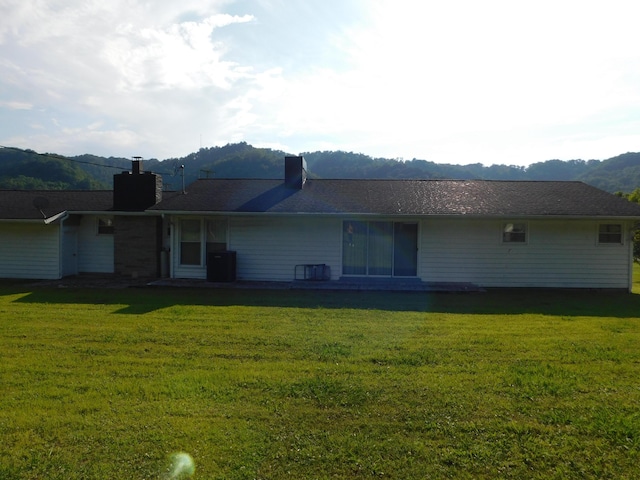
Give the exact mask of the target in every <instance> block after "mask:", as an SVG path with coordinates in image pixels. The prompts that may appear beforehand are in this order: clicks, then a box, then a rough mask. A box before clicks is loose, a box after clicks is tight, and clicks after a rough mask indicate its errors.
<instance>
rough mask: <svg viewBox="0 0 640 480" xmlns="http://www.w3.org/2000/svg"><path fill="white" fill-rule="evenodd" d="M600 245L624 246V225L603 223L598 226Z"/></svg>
mask: <svg viewBox="0 0 640 480" xmlns="http://www.w3.org/2000/svg"><path fill="white" fill-rule="evenodd" d="M598 243H606V244H617V245H622V243H623V239H622V224H620V223H601V224H600V225H598Z"/></svg>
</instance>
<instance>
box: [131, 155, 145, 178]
mask: <svg viewBox="0 0 640 480" xmlns="http://www.w3.org/2000/svg"><path fill="white" fill-rule="evenodd" d="M141 172H142V157H133V160H132V161H131V173H133V174H134V175H139V174H140V173H141Z"/></svg>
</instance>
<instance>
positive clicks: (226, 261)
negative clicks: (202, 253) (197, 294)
mask: <svg viewBox="0 0 640 480" xmlns="http://www.w3.org/2000/svg"><path fill="white" fill-rule="evenodd" d="M235 281H236V252H233V251H230V250H224V251H220V252H210V253H209V254H208V255H207V282H235Z"/></svg>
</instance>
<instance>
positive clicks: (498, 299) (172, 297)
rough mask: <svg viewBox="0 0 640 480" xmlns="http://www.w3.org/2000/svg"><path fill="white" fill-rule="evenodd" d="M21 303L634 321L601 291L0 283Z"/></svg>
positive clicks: (621, 303)
mask: <svg viewBox="0 0 640 480" xmlns="http://www.w3.org/2000/svg"><path fill="white" fill-rule="evenodd" d="M0 295H1V296H5V295H20V297H19V298H17V299H16V300H14V301H15V302H21V303H41V304H51V305H55V304H63V303H64V304H67V303H77V304H93V305H95V304H103V305H114V306H119V307H120V308H117V309H116V312H117V313H121V314H129V315H139V314H144V313H148V312H153V311H156V310H160V309H163V308H168V307H172V306H176V305H198V306H249V307H251V306H255V307H266V308H268V307H280V308H282V307H285V308H327V309H365V310H386V311H415V312H436V313H465V314H478V315H480V314H483V315H484V314H501V315H502V314H530V313H538V314H548V315H560V316H594V317H619V318H633V317H640V295H638V294H629V293H624V292H611V291H601V290H584V291H583V290H569V291H562V290H530V289H512V290H505V289H496V290H489V291H486V292H483V293H419V292H348V291H309V290H305V291H299V290H242V289H203V288H165V287H147V288H126V289H99V288H65V289H59V288H33V285H31V286H29V285H26V284H25V285H20V284H18V285H10V286H9V285H6V284H5V285H2V284H0Z"/></svg>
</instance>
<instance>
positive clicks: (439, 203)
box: [152, 179, 640, 218]
mask: <svg viewBox="0 0 640 480" xmlns="http://www.w3.org/2000/svg"><path fill="white" fill-rule="evenodd" d="M186 191H187V192H186V194H184V195H180V194H179V195H175V196H173V197H172V198H167V199H166V200H164V201H162V202H160V203H159V204H158V205H156V206H154V207H152V210H156V211H165V212H220V213H243V212H255V213H283V214H293V213H302V214H363V215H367V214H378V215H454V216H457V215H470V216H577V217H637V218H640V205H638V204H635V203H632V202H629V201H627V200H625V199H623V198H620V197H617V196H615V195H612V194H610V193H608V192H605V191H603V190H600V189H597V188H595V187H592V186H590V185H587V184H585V183H582V182H554V181H551V182H546V181H535V182H529V181H489V180H307V183H306V184H305V185H304V188H302V189H301V190H295V189H291V188H288V187H286V186H285V185H284V183H283V182H282V180H250V179H202V180H198V181H196V182H194V183H192V184H191V185H189V186H188V188H187V189H186Z"/></svg>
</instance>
